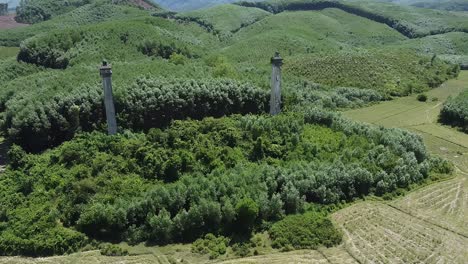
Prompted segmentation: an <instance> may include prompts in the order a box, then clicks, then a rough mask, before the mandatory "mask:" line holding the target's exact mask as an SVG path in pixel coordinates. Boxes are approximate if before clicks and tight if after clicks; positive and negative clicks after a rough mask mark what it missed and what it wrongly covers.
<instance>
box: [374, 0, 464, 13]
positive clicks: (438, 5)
mask: <svg viewBox="0 0 468 264" xmlns="http://www.w3.org/2000/svg"><path fill="white" fill-rule="evenodd" d="M381 1H385V2H390V3H396V4H403V5H411V6H415V7H423V8H432V9H442V10H449V11H468V1H467V0H381Z"/></svg>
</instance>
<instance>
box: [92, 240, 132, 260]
mask: <svg viewBox="0 0 468 264" xmlns="http://www.w3.org/2000/svg"><path fill="white" fill-rule="evenodd" d="M98 248H99V252H100V253H101V255H103V256H109V257H121V256H128V250H126V249H123V248H122V247H120V246H118V245H113V244H111V243H103V244H100V245H99V247H98Z"/></svg>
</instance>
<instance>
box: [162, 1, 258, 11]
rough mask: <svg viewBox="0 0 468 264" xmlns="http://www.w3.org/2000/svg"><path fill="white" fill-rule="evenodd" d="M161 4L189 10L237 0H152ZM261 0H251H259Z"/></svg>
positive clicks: (175, 8)
mask: <svg viewBox="0 0 468 264" xmlns="http://www.w3.org/2000/svg"><path fill="white" fill-rule="evenodd" d="M153 1H154V2H156V3H158V4H159V5H161V7H163V8H165V9H169V10H173V11H190V10H195V9H201V8H206V7H211V6H215V5H220V4H229V3H234V2H237V0H153ZM260 1H262V0H253V1H252V2H260Z"/></svg>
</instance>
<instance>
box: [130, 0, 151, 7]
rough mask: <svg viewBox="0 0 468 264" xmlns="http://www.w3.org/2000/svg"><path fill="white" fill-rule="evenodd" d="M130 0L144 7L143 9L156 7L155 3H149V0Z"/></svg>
mask: <svg viewBox="0 0 468 264" xmlns="http://www.w3.org/2000/svg"><path fill="white" fill-rule="evenodd" d="M130 2H132V3H133V4H134V5H136V6H139V7H141V8H143V9H153V8H154V6H153V5H151V4H149V3H147V2H145V1H143V0H132V1H130Z"/></svg>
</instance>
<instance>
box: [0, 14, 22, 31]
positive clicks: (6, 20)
mask: <svg viewBox="0 0 468 264" xmlns="http://www.w3.org/2000/svg"><path fill="white" fill-rule="evenodd" d="M25 26H28V24H22V23H18V22H16V21H15V15H8V16H0V29H9V28H17V27H25Z"/></svg>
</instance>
